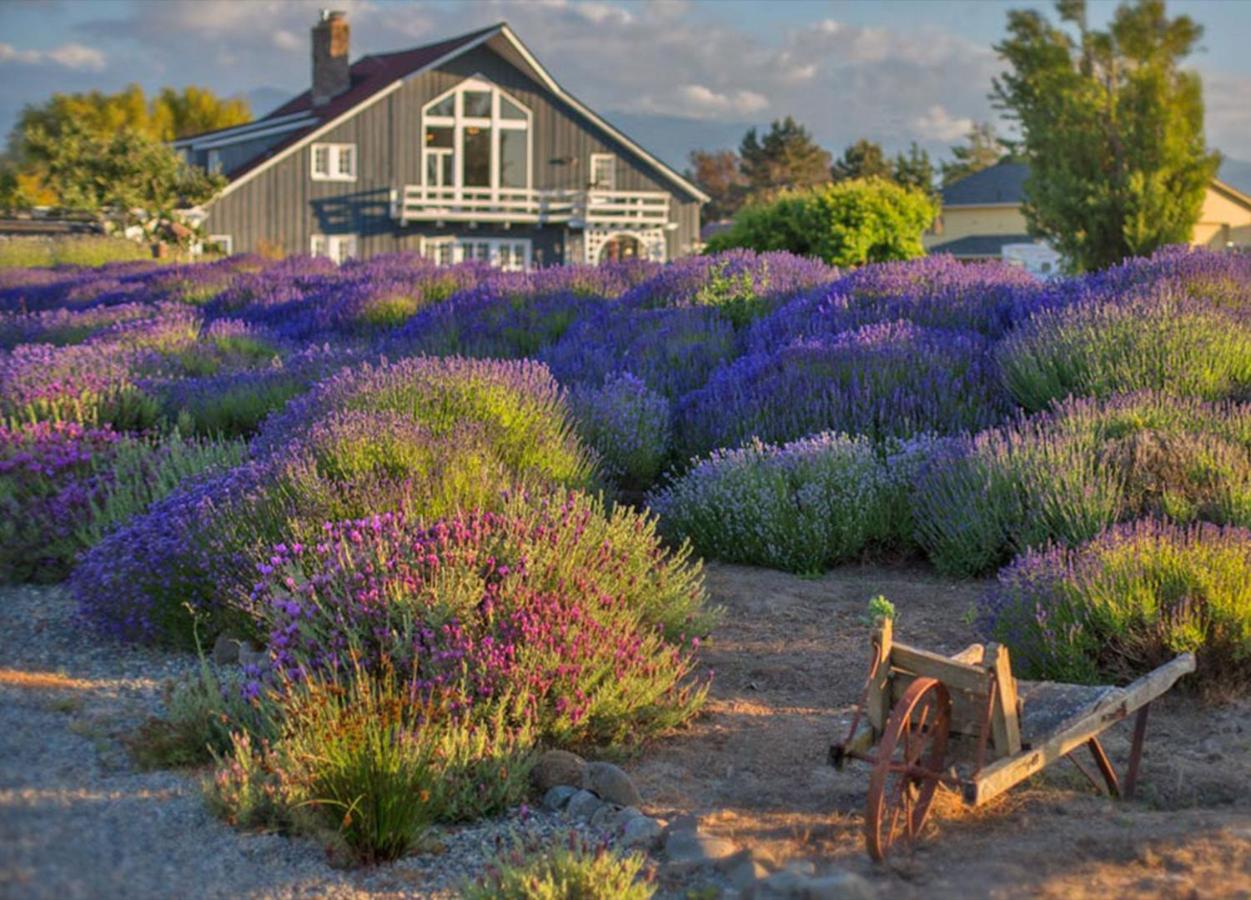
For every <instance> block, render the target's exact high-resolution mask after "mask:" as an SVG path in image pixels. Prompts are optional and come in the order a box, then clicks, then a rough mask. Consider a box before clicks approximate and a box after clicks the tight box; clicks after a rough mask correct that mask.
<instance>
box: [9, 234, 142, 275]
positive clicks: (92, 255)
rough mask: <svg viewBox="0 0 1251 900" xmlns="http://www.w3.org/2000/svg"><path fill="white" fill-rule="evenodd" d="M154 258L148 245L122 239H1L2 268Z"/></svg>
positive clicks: (91, 264)
mask: <svg viewBox="0 0 1251 900" xmlns="http://www.w3.org/2000/svg"><path fill="white" fill-rule="evenodd" d="M151 258H152V251H151V250H150V249H149V248H148V247H147V246H146V245H144V244H137V243H135V242H134V241H128V240H125V239H123V238H110V237H76V238H59V239H56V240H38V239H16V240H9V241H0V268H10V267H16V268H43V267H46V266H103V265H106V264H107V263H113V262H125V261H130V260H140V259H146V260H150V259H151Z"/></svg>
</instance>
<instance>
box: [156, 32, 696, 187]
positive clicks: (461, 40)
mask: <svg viewBox="0 0 1251 900" xmlns="http://www.w3.org/2000/svg"><path fill="white" fill-rule="evenodd" d="M488 42H490V43H491V44H492V49H495V50H496V51H497V52H499V53H500V55H501V56H503V57H504V58H505V59H506V60H508V61H509V62H510V63H512V64H513V65H515V66H517V67H518V68H519V69H521V70H522V71H524V72H526V73H527V74H528V75H530V76H531V77H532V78H534V80H535V81H538V82H539V83H540V84H542V85H544V86H545V87H546V88H547V89H548V90H550V91H551V92H552V93H553V94H555V95H556V96H558V97H559V98H560V99H561V100H563V101H564V102H565V103H567V104H569V106H571V107H573V109H574V110H576V111H577V112H578V113H579V114H580V115H582V116H583V117H585V118H587V119H589V120H590V121H591V122H592V123H594V124H595V125H596V126H598V127H599V128H601V129H602V130H604V131H605V132H607V133H608V134H609V135H611V136H612V137H613V139H614V140H616V141H618V142H619V143H620V144H622V145H623V146H624V147H626V148H627V149H628V150H630V151H631V152H632V153H634V154H636V155H638V156H639V157H641V158H642V159H643V160H644V161H645V162H646V163H648V165H650V166H651V167H652V168H653V169H655V170H656V171H657V172H658V173H659V174H660V175H661V176H662V177H663V178H665V179H666V180H667V181H669V182H671V183H673V184H675V185H677V186H678V187H679V188H680V189H681V190H683V191H685V192H686V193H688V194H690V195H691V196H693V197H695V198H697V199H699V200H701V201H703V202H707V201H708V199H709V197H708V195H707V194H705V193H704V192H703V191H701V190H700V189H699V188H698V187H697V186H696V185H694V184H692V183H691V182H690V181H688V180H687V179H686V178H684V177H683V176H682V175H680V174H678V172H676V171H675V170H673V169H671V168H670V167H669V166H667V165H666V164H665V163H663V162H662V161H661V160H659V159H657V158H656V157H654V156H652V155H651V154H650V153H648V152H647V151H646V150H644V149H643V148H642V147H640V146H639V145H638V144H636V143H635V142H634V141H632V140H630V138H628V137H626V136H625V135H624V134H622V133H621V132H620V131H618V130H617V129H616V128H614V127H613V126H612V125H610V124H609V123H608V122H606V121H605V120H604V119H602V118H601V117H600V116H598V115H597V114H595V113H594V112H592V111H591V110H590V109H588V108H587V107H586V106H585V105H583V104H582V103H581V102H580V101H579V100H578V99H577V98H576V97H574V96H573V95H572V94H569V93H568V92H567V91H565V90H564V89H563V88H562V87H561V86H560V85H559V84H557V83H556V81H555V79H553V78H552V76H551V75H550V74H548V72H547V70H546V69H544V68H543V66H542V65H541V64H540V63H539V61H538V60H537V59H535V57H534V55H533V54H532V53H530V51H529V50H528V49H526V47H525V45H524V44H522V43H521V41H520V40H519V39H518V38H517V36H516V35H515V34H513V32H512V29H510V28H509V27H508V25H507V23H504V22H500V23H498V24H496V25H492V26H490V27H489V28H481V29H479V30H477V31H471V32H468V33H467V34H462V35H460V36H458V37H454V38H449V39H448V40H445V41H439V42H437V43H434V44H427V45H425V46H423V47H414V48H412V49H411V50H400V51H397V52H394V53H374V54H370V55H369V56H364V57H361V58H360V59H359V60H357V61H356V62H354V63H352V65H351V66H350V67H349V73H350V79H351V87H349V88H348V89H347V90H346V91H344V92H343V93H342V94H340V95H339V96H337V97H335V98H333V99H332V100H331V101H330V102H329V103H326V104H324V105H322V106H314V105H313V101H312V91H311V90H308V91H305V92H303V93H302V94H300V95H298V96H296V97H293V98H292V99H291V100H289V101H287V102H286V103H284V104H283V105H282V106H280V107H278V108H277V109H275V110H274V111H273V112H271V113H269V114H268V115H267V116H265V117H264V118H262V119H258V120H256V121H255V122H252V123H249V125H248V126H238V127H237V128H236V129H223V130H220V131H216V132H210V133H209V134H205V135H196V136H195V137H193V138H184V139H183V140H181V141H179V142H177V143H178V144H183V145H185V144H190V143H197V142H200V141H201V140H202V139H204V138H206V137H209V136H210V135H211V136H212V138H213V139H214V140H221V139H228V138H229V137H231V136H232V135H234V134H235V133H238V135H239V139H240V140H242V139H243V138H244V134H245V132H244V131H243V129H244V128H247V129H250V130H253V131H255V130H259V129H260V127H261V126H263V125H264V124H265V123H271V124H273V125H274V127H275V128H277V129H281V128H286V127H289V126H290V124H291V123H293V122H295V123H298V126H296V127H293V128H292V129H291V130H290V132H289V133H286V132H283V137H282V139H281V140H280V141H278V142H277V143H276V144H274V145H273V146H272V147H269V148H268V149H266V150H265V151H264V152H262V153H260V154H258V155H257V156H255V157H253V158H252V159H250V160H248V161H247V162H245V163H243V164H242V165H240V166H238V167H237V168H235V169H233V170H231V171H229V172H227V173H225V174H226V177H227V179H228V180H229V184H227V185H226V188H225V190H224V191H223V194H227V193H230V191H232V190H233V189H234V188H235V187H237V186H238V185H239V184H241V183H242V182H244V181H247V180H248V179H249V178H251V177H252V176H253V175H256V174H258V173H259V172H261V171H262V170H263V169H266V168H268V167H269V166H270V165H271V164H273V163H276V162H277V161H278V160H280V159H282V158H284V157H285V156H287V155H289V154H290V153H291V152H293V151H294V150H296V149H297V148H299V147H301V146H303V145H304V144H306V143H308V142H309V141H311V140H313V139H314V138H316V137H317V136H318V135H320V134H322V133H324V132H326V131H329V130H330V129H331V128H333V127H334V126H336V125H338V124H339V123H340V122H341V121H343V120H344V119H346V118H348V117H349V116H351V115H353V114H355V113H356V112H357V111H359V110H360V109H361V108H362V107H364V106H366V105H368V104H369V103H372V102H375V101H377V100H380V99H382V98H383V97H385V96H386V95H387V94H389V93H391V91H393V90H396V89H397V88H399V87H400V85H401V84H402V83H403V82H404V80H405V79H407V78H411V77H413V76H414V75H417V74H419V73H421V72H424V71H426V70H428V69H432V68H434V67H436V66H439V65H443V64H444V63H446V62H448V61H449V60H452V59H455V58H456V57H457V56H460V55H461V54H463V53H467V52H468V51H470V50H472V49H474V48H475V47H478V46H481V45H483V44H486V43H488ZM279 120H281V121H279Z"/></svg>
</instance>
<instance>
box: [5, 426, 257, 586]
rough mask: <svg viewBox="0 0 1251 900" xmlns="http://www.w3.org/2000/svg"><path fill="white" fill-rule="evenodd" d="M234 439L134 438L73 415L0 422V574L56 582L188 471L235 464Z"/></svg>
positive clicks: (238, 450) (238, 448)
mask: <svg viewBox="0 0 1251 900" xmlns="http://www.w3.org/2000/svg"><path fill="white" fill-rule="evenodd" d="M243 455H244V447H243V445H242V444H239V443H237V442H234V443H231V442H209V441H195V440H192V441H188V440H185V439H183V438H181V437H180V436H178V435H177V434H174V435H171V436H167V437H163V438H155V437H154V438H136V437H132V436H129V435H123V434H119V433H118V432H115V431H113V430H112V429H111V428H108V427H103V428H88V427H84V426H83V425H81V424H78V423H76V422H35V423H29V424H25V425H21V426H17V427H13V428H8V427H4V426H0V581H56V580H60V579H61V578H64V577H65V575H66V574H67V573H68V571H69V568H70V566H71V565H72V564H73V562H74V560H75V558H76V557H77V555H78V554H79V553H80V552H81V551H83V550H85V549H86V548H88V547H91V546H92V545H94V544H96V543H98V542H99V541H100V539H101V538H102V537H103V536H104V535H105V534H107V533H108V532H109V531H111V530H112V529H114V528H115V527H117V526H118V525H120V524H121V523H123V522H125V521H126V520H127V519H129V518H131V517H133V516H135V515H137V514H139V513H141V512H142V511H143V510H144V509H146V508H147V507H148V506H149V505H151V504H152V503H153V502H155V501H157V500H160V499H161V498H162V497H164V496H166V495H167V494H169V493H170V492H171V491H173V490H174V489H175V488H176V487H177V486H178V484H179V483H180V482H181V481H183V480H184V479H186V478H190V477H192V476H195V475H197V474H199V473H201V472H206V471H221V470H224V469H226V468H228V467H230V466H232V465H236V464H238V463H239V462H240V461H241V460H242V458H243Z"/></svg>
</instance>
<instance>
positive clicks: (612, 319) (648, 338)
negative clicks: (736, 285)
mask: <svg viewBox="0 0 1251 900" xmlns="http://www.w3.org/2000/svg"><path fill="white" fill-rule="evenodd" d="M737 352H738V350H737V346H736V342H735V336H734V329H733V327H732V326H731V325H730V322H729V321H728V320H727V319H726V318H725V317H724V316H722V315H721V313H720V312H718V311H717V310H715V309H710V308H679V309H643V310H636V309H631V308H629V307H626V306H623V305H621V304H606V305H603V306H600V307H598V308H597V309H595V310H594V311H592V312H591V313H590V314H589V315H587V316H586V317H584V318H581V319H580V320H579V321H576V322H574V323H573V324H572V325H571V326H570V327H569V330H568V331H566V332H565V334H564V336H563V337H562V338H561V339H560V340H559V341H557V342H556V343H554V344H552V345H551V346H549V347H547V348H545V349H544V350H542V351H541V352H540V353H539V358H540V359H542V360H543V361H544V362H545V363H547V365H548V366H550V367H551V370H552V374H553V375H555V376H556V379H557V380H558V381H559V382H560V383H561V384H566V385H575V384H580V385H586V386H589V387H591V388H598V387H601V386H602V385H603V384H604V382H605V381H606V380H607V379H608V378H609V377H611V376H613V375H617V374H621V373H626V372H628V373H630V374H631V375H633V376H635V377H637V378H638V379H639V380H641V381H642V382H643V383H644V384H646V385H647V387H648V388H650V389H651V390H653V391H656V392H657V393H659V394H661V395H663V396H665V397H667V398H669V399H671V400H672V399H674V398H677V397H680V396H681V395H683V394H685V393H687V392H689V391H693V390H695V389H696V388H698V387H700V386H702V385H703V384H704V382H706V381H707V380H708V376H709V375H711V374H712V372H713V371H714V370H715V369H716V368H717V367H718V366H719V365H721V364H722V363H724V362H726V361H728V360H731V359H733V358H734V357H735V355H736V354H737Z"/></svg>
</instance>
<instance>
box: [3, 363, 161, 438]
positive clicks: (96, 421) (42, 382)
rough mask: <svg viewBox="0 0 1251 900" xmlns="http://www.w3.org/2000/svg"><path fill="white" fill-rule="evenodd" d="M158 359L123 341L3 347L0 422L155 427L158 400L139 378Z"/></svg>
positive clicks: (138, 428)
mask: <svg viewBox="0 0 1251 900" xmlns="http://www.w3.org/2000/svg"><path fill="white" fill-rule="evenodd" d="M154 359H155V354H153V352H152V351H150V350H143V349H139V348H135V347H130V346H125V345H122V344H81V345H71V346H67V347H54V346H52V345H51V344H22V345H21V346H18V347H15V348H14V349H13V350H12V351H0V421H6V420H8V421H18V422H37V421H54V422H59V421H67V422H79V423H82V424H86V425H113V426H114V427H116V428H118V429H121V430H136V431H137V430H142V429H145V428H150V427H152V426H153V425H154V424H155V423H156V419H157V414H158V413H157V407H156V402H155V400H153V398H152V397H150V396H149V395H147V394H146V393H144V392H143V391H142V390H141V389H140V388H139V386H138V384H137V382H138V378H139V376H140V375H141V374H142V373H143V371H144V370H145V369H146V368H147V367H149V366H151V365H152V364H153V361H154Z"/></svg>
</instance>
